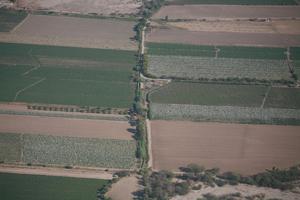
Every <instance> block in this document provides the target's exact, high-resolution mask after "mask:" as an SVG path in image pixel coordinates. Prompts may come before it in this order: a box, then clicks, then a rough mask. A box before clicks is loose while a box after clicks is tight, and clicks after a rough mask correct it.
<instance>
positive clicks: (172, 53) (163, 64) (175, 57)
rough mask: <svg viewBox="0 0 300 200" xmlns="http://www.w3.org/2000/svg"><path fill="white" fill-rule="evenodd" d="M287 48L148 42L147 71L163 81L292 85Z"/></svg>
mask: <svg viewBox="0 0 300 200" xmlns="http://www.w3.org/2000/svg"><path fill="white" fill-rule="evenodd" d="M286 51H287V49H285V48H271V47H242V46H201V45H185V44H167V43H147V52H148V54H149V55H148V56H146V64H145V66H146V70H147V73H148V74H149V75H152V76H154V77H160V78H171V79H172V78H173V79H190V80H213V81H216V80H219V81H235V82H236V81H239V82H241V81H247V82H257V81H263V82H275V81H277V82H284V83H286V82H292V81H293V80H292V78H291V74H290V72H289V67H288V63H287V62H286V59H287V55H286Z"/></svg>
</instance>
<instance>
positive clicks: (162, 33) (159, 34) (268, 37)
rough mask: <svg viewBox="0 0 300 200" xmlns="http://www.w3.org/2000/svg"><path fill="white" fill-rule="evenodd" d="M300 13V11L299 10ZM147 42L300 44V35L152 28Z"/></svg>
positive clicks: (255, 44)
mask: <svg viewBox="0 0 300 200" xmlns="http://www.w3.org/2000/svg"><path fill="white" fill-rule="evenodd" d="M299 13H300V12H299ZM146 41H147V42H156V43H178V41H180V43H183V44H194V45H226V46H235V45H238V46H255V47H260V46H269V47H287V46H300V36H299V35H295V34H270V33H255V34H254V33H238V32H211V31H189V30H184V29H181V28H174V27H172V28H155V27H154V28H152V29H151V31H150V32H149V33H148V34H147V35H146Z"/></svg>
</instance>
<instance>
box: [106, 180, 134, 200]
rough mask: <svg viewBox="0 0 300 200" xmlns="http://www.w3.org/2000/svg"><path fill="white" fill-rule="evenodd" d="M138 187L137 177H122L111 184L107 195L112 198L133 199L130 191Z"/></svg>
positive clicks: (119, 199)
mask: <svg viewBox="0 0 300 200" xmlns="http://www.w3.org/2000/svg"><path fill="white" fill-rule="evenodd" d="M138 189H139V184H138V179H137V177H135V176H130V177H124V178H122V179H121V180H119V181H118V182H117V183H115V184H113V185H112V188H111V189H110V191H109V192H108V193H107V196H109V197H111V198H112V199H113V200H132V199H134V195H133V194H132V193H133V192H136V191H138Z"/></svg>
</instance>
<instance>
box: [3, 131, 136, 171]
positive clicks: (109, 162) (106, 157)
mask: <svg viewBox="0 0 300 200" xmlns="http://www.w3.org/2000/svg"><path fill="white" fill-rule="evenodd" d="M7 141H9V143H8V145H7V146H1V148H3V149H2V150H3V151H1V152H3V155H1V159H2V162H8V163H12V162H15V161H16V160H17V161H20V162H21V163H24V164H30V165H59V166H85V167H101V168H123V169H130V168H134V166H135V150H136V144H135V141H134V140H116V139H97V138H80V137H66V136H49V135H30V134H12V135H11V136H10V135H9V134H2V133H1V134H0V143H1V144H4V143H7ZM21 154H22V155H23V156H22V158H21Z"/></svg>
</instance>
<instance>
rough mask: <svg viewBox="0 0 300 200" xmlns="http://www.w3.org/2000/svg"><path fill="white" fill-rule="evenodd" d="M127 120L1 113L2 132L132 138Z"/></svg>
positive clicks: (0, 130) (0, 125) (0, 126)
mask: <svg viewBox="0 0 300 200" xmlns="http://www.w3.org/2000/svg"><path fill="white" fill-rule="evenodd" d="M131 128H132V127H130V125H129V123H128V122H127V121H106V120H91V119H71V118H62V117H40V116H26V115H5V114H0V132H3V133H29V134H45V135H55V136H72V137H89V138H105V139H122V140H132V139H133V138H132V135H133V134H132V133H130V132H129V130H130V129H131Z"/></svg>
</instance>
